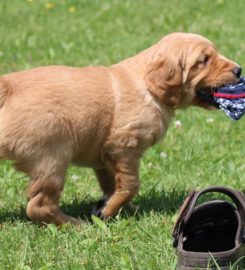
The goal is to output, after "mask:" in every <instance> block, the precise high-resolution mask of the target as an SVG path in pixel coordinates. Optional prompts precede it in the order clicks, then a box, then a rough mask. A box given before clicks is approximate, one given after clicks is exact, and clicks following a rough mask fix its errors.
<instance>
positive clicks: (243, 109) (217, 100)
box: [197, 77, 245, 120]
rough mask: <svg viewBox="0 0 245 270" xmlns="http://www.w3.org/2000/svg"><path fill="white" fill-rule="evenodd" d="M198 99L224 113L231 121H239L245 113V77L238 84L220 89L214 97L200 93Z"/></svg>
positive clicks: (213, 94)
mask: <svg viewBox="0 0 245 270" xmlns="http://www.w3.org/2000/svg"><path fill="white" fill-rule="evenodd" d="M197 95H198V97H199V98H201V99H204V100H206V101H208V102H209V103H211V104H213V105H214V106H216V107H218V108H219V109H221V110H222V111H224V112H225V113H226V114H227V115H228V116H229V117H230V118H231V119H233V120H239V119H240V118H241V117H242V116H243V115H244V113H245V77H242V78H240V80H239V81H238V82H237V83H236V84H232V85H226V86H222V87H220V88H218V89H217V90H216V91H215V92H214V93H212V95H209V94H207V93H205V92H204V91H199V92H198V93H197Z"/></svg>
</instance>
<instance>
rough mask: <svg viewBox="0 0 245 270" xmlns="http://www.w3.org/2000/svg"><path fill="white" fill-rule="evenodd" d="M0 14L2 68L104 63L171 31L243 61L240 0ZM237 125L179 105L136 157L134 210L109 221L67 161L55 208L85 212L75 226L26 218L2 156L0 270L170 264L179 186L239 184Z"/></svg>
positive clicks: (45, 4) (91, 184) (16, 2)
mask: <svg viewBox="0 0 245 270" xmlns="http://www.w3.org/2000/svg"><path fill="white" fill-rule="evenodd" d="M0 18H1V22H0V41H1V42H0V73H1V74H4V73H8V72H11V71H16V70H23V69H28V68H31V67H34V66H40V65H49V64H65V65H72V66H84V65H88V64H90V65H91V64H93V65H110V64H112V63H115V62H117V61H120V60H121V59H124V58H126V57H129V56H131V55H134V54H135V53H137V52H139V51H141V50H143V49H144V48H147V47H148V46H150V45H151V44H153V43H155V42H156V41H158V40H159V39H160V38H161V37H162V36H163V35H165V34H167V33H170V32H173V31H186V32H195V33H200V34H202V35H205V36H207V37H208V38H209V39H211V40H212V41H214V42H215V44H216V45H217V47H218V48H219V49H220V51H221V52H222V53H223V54H225V55H226V56H227V57H229V58H231V59H233V60H234V61H236V62H239V63H240V65H241V66H245V43H244V37H245V27H244V26H245V16H244V1H243V0H236V1H230V0H212V1H211V0H210V1H208V0H195V1H192V0H189V1H188V0H182V1H181V0H171V1H164V0H162V1H160V0H148V1H147V0H131V1H129V0H110V1H109V0H104V1H102V0H101V1H99V0H94V1H93V0H91V1H89V0H80V1H79V0H67V1H59V0H52V1H51V0H50V1H46V0H28V1H26V0H11V1H10V0H8V1H7V0H0ZM176 121H180V122H181V125H179V124H176ZM177 123H178V122H177ZM244 130H245V117H244V118H242V119H241V120H240V121H238V122H234V121H232V120H230V119H229V118H228V117H227V116H226V115H225V114H224V113H222V112H216V111H215V112H209V111H205V110H202V109H198V108H191V109H188V110H185V111H178V112H177V113H176V116H175V118H174V119H173V121H172V124H171V127H170V129H169V130H168V133H167V136H166V137H165V139H164V140H163V141H161V142H160V143H159V144H158V145H156V146H154V147H153V148H151V149H149V150H148V151H147V153H146V154H145V156H144V158H143V160H142V162H141V180H142V184H141V190H140V192H139V194H138V195H137V197H136V198H135V200H134V202H135V203H136V204H137V205H139V207H140V208H139V210H138V211H137V212H136V213H129V212H122V213H121V214H120V215H119V216H118V217H116V218H115V220H113V221H111V222H109V223H108V224H105V223H103V222H99V221H98V220H94V222H93V221H92V220H91V217H90V211H91V209H92V207H93V205H94V204H95V202H96V201H97V200H98V198H99V197H100V195H101V194H100V190H99V188H98V184H97V182H96V180H95V177H94V175H93V172H92V171H91V170H89V169H84V168H77V167H73V166H71V167H70V168H69V171H68V174H67V181H66V185H65V190H64V194H63V197H62V201H61V207H62V209H63V210H64V211H66V212H67V213H70V214H73V215H75V216H80V217H81V218H82V219H84V221H85V222H84V225H83V226H81V227H80V228H76V227H72V226H64V227H62V228H61V229H60V230H57V229H56V227H55V226H53V225H49V226H47V227H44V228H43V227H38V226H37V225H34V224H32V223H31V222H30V221H29V220H28V219H27V218H26V215H25V206H26V197H25V187H26V185H27V181H28V179H27V178H26V176H25V175H23V174H21V173H18V172H16V171H15V170H14V169H13V167H12V166H11V163H10V162H6V161H2V162H1V166H0V187H1V188H0V224H1V225H0V269H22V270H24V269H25V270H29V269H40V270H41V269H42V270H44V269H45V270H46V269H70V270H76V269H86V270H87V269H88V270H97V269H98V270H101V269H105V270H109V269H113V270H114V269H120V270H123V269H125V270H129V269H132V270H173V269H174V268H175V263H176V259H175V255H174V250H173V248H172V240H171V230H172V226H173V220H174V217H175V215H176V213H177V210H178V208H179V206H180V205H181V203H182V201H183V199H184V198H185V196H186V195H187V193H188V190H190V189H193V188H197V189H199V188H202V187H205V186H208V185H215V184H218V185H228V186H231V187H234V188H237V189H240V190H245V162H244V156H245V144H244ZM231 269H232V268H231ZM233 269H234V268H233Z"/></svg>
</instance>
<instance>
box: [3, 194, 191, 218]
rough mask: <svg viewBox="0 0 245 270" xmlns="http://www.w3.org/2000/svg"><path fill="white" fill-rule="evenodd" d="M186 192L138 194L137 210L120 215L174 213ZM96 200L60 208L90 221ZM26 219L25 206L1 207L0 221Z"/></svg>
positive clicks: (136, 200) (135, 201)
mask: <svg viewBox="0 0 245 270" xmlns="http://www.w3.org/2000/svg"><path fill="white" fill-rule="evenodd" d="M187 194H188V192H187V191H186V190H173V191H171V192H164V191H161V192H160V191H158V192H155V191H154V192H150V193H148V194H143V195H138V196H137V197H136V198H135V199H134V203H135V204H136V206H138V209H137V211H136V212H135V211H132V210H131V209H127V208H126V209H125V210H124V211H122V213H121V217H128V216H131V215H134V216H135V218H137V219H141V217H142V216H143V215H147V213H150V212H156V213H160V214H172V213H175V212H176V211H177V210H178V209H179V207H180V206H181V204H182V203H183V201H184V199H185V197H186V196H187ZM96 203H97V202H96V201H94V200H92V199H91V198H88V199H86V198H85V199H84V200H82V201H79V200H78V199H75V200H74V201H73V202H72V203H71V204H67V203H63V204H61V210H62V211H63V212H64V213H66V214H69V215H71V216H74V217H79V218H81V219H82V220H86V221H88V222H90V221H91V211H92V209H93V207H95V205H96ZM19 220H20V221H23V222H26V221H28V217H27V216H26V212H25V208H23V207H22V208H21V209H18V210H9V209H5V208H4V209H2V211H1V212H0V223H3V222H10V223H14V222H16V221H19Z"/></svg>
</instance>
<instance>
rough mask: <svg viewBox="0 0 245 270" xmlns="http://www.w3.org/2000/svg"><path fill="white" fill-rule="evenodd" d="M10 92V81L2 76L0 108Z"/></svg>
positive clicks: (0, 79) (0, 82) (0, 81)
mask: <svg viewBox="0 0 245 270" xmlns="http://www.w3.org/2000/svg"><path fill="white" fill-rule="evenodd" d="M8 92H9V87H8V83H7V82H6V80H5V79H4V78H3V77H0V108H2V106H3V105H4V103H5V100H6V98H7V95H8Z"/></svg>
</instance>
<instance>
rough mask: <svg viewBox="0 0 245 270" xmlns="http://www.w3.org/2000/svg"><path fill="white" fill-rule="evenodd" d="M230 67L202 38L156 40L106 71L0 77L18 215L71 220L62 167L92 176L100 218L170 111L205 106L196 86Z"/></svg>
mask: <svg viewBox="0 0 245 270" xmlns="http://www.w3.org/2000/svg"><path fill="white" fill-rule="evenodd" d="M239 71H240V73H241V69H240V67H239V66H238V65H237V64H236V63H234V62H233V61H231V60H228V59H227V58H225V57H224V56H222V55H220V54H219V53H218V51H217V49H216V47H215V46H214V45H213V43H212V42H210V41H209V40H208V39H206V38H204V37H202V36H199V35H195V34H186V33H173V34H170V35H167V36H165V37H164V38H163V39H162V40H160V41H159V42H158V43H157V44H155V45H153V46H152V47H150V48H149V49H147V50H145V51H143V52H141V53H139V54H138V55H136V56H134V57H131V58H128V59H126V60H124V61H122V62H120V63H118V64H115V65H112V66H110V67H102V66H97V67H92V66H90V67H83V68H75V67H66V66H48V67H39V68H34V69H31V70H28V71H21V72H16V73H11V74H7V75H4V76H2V77H0V157H1V158H2V159H9V160H13V161H14V162H15V164H16V167H17V169H18V170H20V171H22V172H25V173H26V174H27V175H28V176H29V177H30V184H29V188H28V199H29V200H28V205H27V210H26V211H27V215H28V217H30V219H32V220H33V221H35V222H39V223H55V224H57V225H60V224H62V223H66V222H71V223H75V224H77V223H79V222H80V220H79V219H77V218H73V217H70V216H68V215H65V214H64V213H62V212H61V210H60V208H59V199H60V195H61V192H62V190H63V186H64V180H65V175H66V170H67V166H68V164H69V163H74V164H77V165H80V166H86V167H91V168H93V170H94V171H95V174H96V176H97V178H98V181H99V184H100V187H101V189H102V191H103V193H104V196H103V198H104V201H102V203H100V205H98V209H97V214H99V215H101V216H102V217H103V218H105V219H107V218H109V217H111V216H115V215H116V214H117V213H118V211H119V209H120V208H121V207H122V206H123V205H125V204H126V203H129V202H130V201H131V200H132V199H133V197H134V196H135V194H136V193H137V192H138V190H139V186H140V179H139V161H140V158H141V156H142V154H143V153H144V151H145V150H146V148H147V147H149V146H151V145H153V144H155V143H156V142H158V141H159V140H160V139H161V138H162V137H163V136H164V134H165V133H166V130H167V128H168V125H169V122H170V119H171V117H172V116H173V115H174V111H175V109H178V108H185V107H187V106H190V105H199V106H203V107H209V105H208V104H205V103H203V102H201V101H200V100H198V98H197V96H196V93H197V90H198V89H200V88H204V89H206V90H207V91H211V89H212V87H215V86H219V85H224V84H228V83H233V82H235V81H237V79H238V77H239V76H240V75H239Z"/></svg>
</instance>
